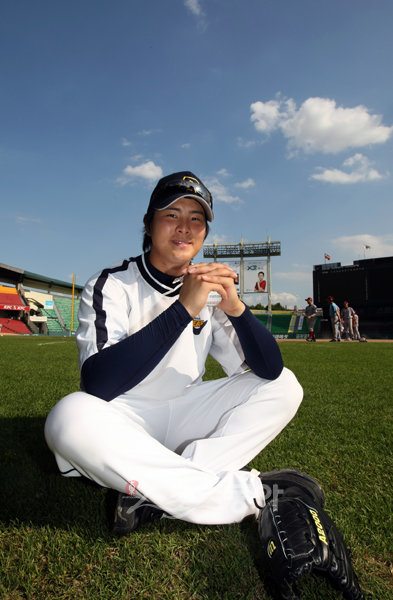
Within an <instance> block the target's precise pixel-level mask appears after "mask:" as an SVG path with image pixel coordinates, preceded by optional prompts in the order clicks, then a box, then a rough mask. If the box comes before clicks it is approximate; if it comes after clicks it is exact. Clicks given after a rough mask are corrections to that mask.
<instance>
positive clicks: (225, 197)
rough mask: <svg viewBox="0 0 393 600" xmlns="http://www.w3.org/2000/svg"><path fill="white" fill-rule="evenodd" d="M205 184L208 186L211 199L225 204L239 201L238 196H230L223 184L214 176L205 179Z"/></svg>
mask: <svg viewBox="0 0 393 600" xmlns="http://www.w3.org/2000/svg"><path fill="white" fill-rule="evenodd" d="M206 185H207V187H208V188H209V190H210V192H211V194H212V196H213V199H214V200H216V201H218V202H225V203H226V204H233V203H236V202H239V203H241V202H242V200H241V199H240V198H239V196H232V195H231V194H230V192H229V191H228V189H227V188H226V186H225V185H223V184H222V183H221V182H220V181H219V180H218V179H217V178H216V177H211V178H210V179H209V178H208V179H206Z"/></svg>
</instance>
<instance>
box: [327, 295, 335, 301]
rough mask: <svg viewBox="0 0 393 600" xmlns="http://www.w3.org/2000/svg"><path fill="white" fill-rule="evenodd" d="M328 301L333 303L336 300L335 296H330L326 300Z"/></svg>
mask: <svg viewBox="0 0 393 600" xmlns="http://www.w3.org/2000/svg"><path fill="white" fill-rule="evenodd" d="M326 300H327V301H328V302H333V300H334V298H333V296H328V297H327V298H326Z"/></svg>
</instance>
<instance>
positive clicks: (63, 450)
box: [45, 368, 303, 524]
mask: <svg viewBox="0 0 393 600" xmlns="http://www.w3.org/2000/svg"><path fill="white" fill-rule="evenodd" d="M302 396H303V390H302V388H301V386H300V384H299V383H298V381H297V379H296V377H295V376H294V374H293V373H292V372H291V371H289V370H288V369H286V368H284V370H283V372H282V373H281V375H280V376H279V377H278V378H277V379H276V380H274V381H268V380H265V379H261V378H259V377H257V376H256V375H255V374H254V373H252V372H251V371H246V372H244V373H241V374H238V375H234V376H232V377H225V378H223V379H218V380H213V381H208V382H203V383H201V384H199V385H195V386H190V387H188V388H187V389H186V391H185V393H184V395H182V396H181V397H178V398H173V399H172V400H168V401H162V400H157V399H146V398H141V397H138V396H135V397H133V396H132V395H127V396H121V397H119V398H115V399H114V400H112V401H111V402H105V401H103V400H101V399H100V398H97V397H95V396H91V395H89V394H86V393H84V392H75V393H73V394H70V395H68V396H66V397H65V398H63V399H62V400H60V402H58V404H56V405H55V406H54V408H53V409H52V411H51V412H50V414H49V415H48V418H47V420H46V424H45V437H46V441H47V443H48V446H49V448H50V449H51V450H52V451H53V453H54V454H55V457H56V460H57V463H58V466H59V469H60V471H61V472H62V473H63V474H68V476H79V475H85V476H86V477H88V478H89V479H92V480H93V481H95V482H97V483H98V484H100V485H102V486H104V487H108V488H113V489H115V490H118V491H119V492H126V493H129V494H131V495H134V494H136V495H137V496H141V497H145V498H148V499H149V500H150V501H151V502H153V503H154V504H156V505H157V506H159V507H160V508H161V509H162V510H163V511H164V512H165V513H167V514H169V515H171V516H172V517H174V518H177V519H183V520H185V521H189V522H193V523H199V524H224V523H234V522H240V521H241V520H242V519H243V518H244V517H246V516H248V515H252V514H254V515H255V516H257V515H258V512H259V510H258V508H257V507H256V506H255V502H254V499H255V501H256V502H257V504H259V506H263V505H264V502H265V497H264V490H263V486H262V484H261V480H260V478H259V477H258V472H256V471H251V472H248V471H240V470H238V469H240V468H241V467H243V466H245V465H246V464H247V463H248V462H249V461H250V460H251V459H252V458H254V457H255V456H256V455H257V454H258V453H259V452H260V451H261V450H262V449H263V448H264V447H265V446H266V445H267V444H269V442H270V441H271V440H273V439H274V438H275V437H276V436H277V435H278V433H279V432H280V431H281V430H282V429H283V428H284V427H285V425H286V424H287V423H288V422H289V421H290V420H291V419H292V418H293V417H294V415H295V414H296V411H297V409H298V407H299V405H300V403H301V400H302ZM72 469H76V471H75V470H72ZM70 470H71V471H70ZM67 472H68V473H67Z"/></svg>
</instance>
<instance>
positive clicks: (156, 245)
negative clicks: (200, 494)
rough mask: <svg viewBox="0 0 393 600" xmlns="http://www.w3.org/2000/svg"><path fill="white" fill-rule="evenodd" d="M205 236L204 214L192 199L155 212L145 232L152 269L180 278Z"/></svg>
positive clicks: (178, 201)
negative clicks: (148, 228)
mask: <svg viewBox="0 0 393 600" xmlns="http://www.w3.org/2000/svg"><path fill="white" fill-rule="evenodd" d="M205 232H206V217H205V213H204V210H203V208H202V206H201V205H200V204H199V202H197V201H196V200H193V199H192V198H180V199H179V200H176V202H174V203H173V204H172V205H171V206H169V207H168V208H165V209H164V210H156V211H155V212H154V217H153V221H152V223H151V228H150V232H149V234H150V236H151V242H152V248H151V251H150V261H151V263H152V265H153V266H154V267H156V268H157V269H159V270H160V271H163V272H164V273H168V274H170V275H178V274H180V272H181V269H182V268H183V267H185V266H187V265H188V264H189V263H190V260H191V259H192V258H193V257H194V256H195V255H196V254H198V252H199V250H200V249H201V247H202V244H203V241H204V239H205Z"/></svg>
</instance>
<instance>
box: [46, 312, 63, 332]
mask: <svg viewBox="0 0 393 600" xmlns="http://www.w3.org/2000/svg"><path fill="white" fill-rule="evenodd" d="M41 313H42V315H43V316H44V317H46V325H47V327H48V331H49V333H50V334H51V333H52V334H55V333H63V331H64V330H63V327H62V326H61V323H60V322H59V319H58V318H57V315H56V313H55V311H54V310H52V309H51V308H42V309H41Z"/></svg>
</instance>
